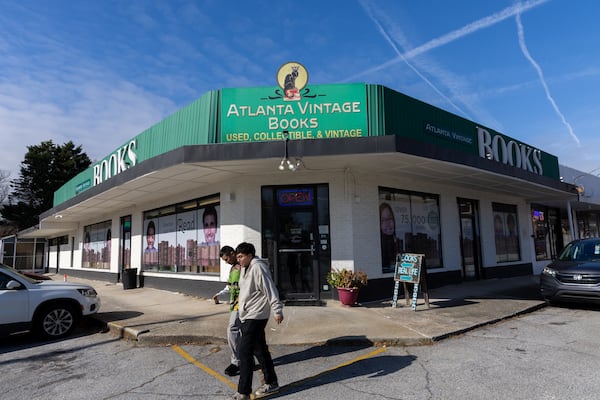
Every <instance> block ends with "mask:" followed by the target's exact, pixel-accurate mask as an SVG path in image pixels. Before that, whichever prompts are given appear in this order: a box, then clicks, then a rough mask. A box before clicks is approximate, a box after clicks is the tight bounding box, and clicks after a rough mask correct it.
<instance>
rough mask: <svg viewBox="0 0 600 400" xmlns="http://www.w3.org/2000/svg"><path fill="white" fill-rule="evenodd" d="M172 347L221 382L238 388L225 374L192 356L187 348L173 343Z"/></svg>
mask: <svg viewBox="0 0 600 400" xmlns="http://www.w3.org/2000/svg"><path fill="white" fill-rule="evenodd" d="M171 349H173V350H174V351H175V352H176V353H177V354H179V355H180V356H181V357H183V358H185V359H186V360H188V361H189V362H191V363H192V364H194V365H195V366H196V367H198V368H200V369H201V370H202V371H204V372H206V373H207V374H209V375H211V376H214V377H215V378H217V379H218V380H220V381H221V382H223V383H224V384H226V385H227V386H229V387H230V388H232V389H233V390H237V384H235V383H233V382H231V381H230V380H229V379H227V378H225V377H224V376H223V375H221V374H219V373H218V372H217V371H215V370H214V369H212V368H209V367H207V366H206V365H204V364H202V363H201V362H200V361H198V360H196V359H195V358H194V357H192V356H190V355H189V354H188V353H186V352H185V350H183V349H182V348H181V347H179V346H177V345H173V346H171Z"/></svg>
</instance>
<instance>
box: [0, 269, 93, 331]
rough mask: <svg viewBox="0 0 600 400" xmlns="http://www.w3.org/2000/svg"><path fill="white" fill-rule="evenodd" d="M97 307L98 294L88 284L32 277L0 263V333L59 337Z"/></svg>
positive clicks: (71, 329) (73, 327)
mask: <svg viewBox="0 0 600 400" xmlns="http://www.w3.org/2000/svg"><path fill="white" fill-rule="evenodd" d="M99 309H100V298H99V297H98V294H97V293H96V291H95V290H94V288H93V287H91V286H89V285H82V284H77V283H70V282H69V283H68V282H57V281H52V280H43V281H40V280H35V279H32V278H29V277H27V276H25V275H23V274H21V273H19V272H18V271H17V270H15V269H14V268H11V267H9V266H6V265H3V264H0V335H6V334H9V333H14V332H21V331H27V330H32V331H33V332H34V333H36V334H38V335H39V336H41V337H44V338H61V337H64V336H67V335H69V334H70V333H71V332H72V331H73V329H75V327H76V325H77V323H78V322H79V320H80V318H81V317H82V316H84V315H91V314H95V313H96V312H98V310H99Z"/></svg>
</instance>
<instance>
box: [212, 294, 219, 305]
mask: <svg viewBox="0 0 600 400" xmlns="http://www.w3.org/2000/svg"><path fill="white" fill-rule="evenodd" d="M213 301H214V302H215V304H219V297H218V296H217V295H214V296H213Z"/></svg>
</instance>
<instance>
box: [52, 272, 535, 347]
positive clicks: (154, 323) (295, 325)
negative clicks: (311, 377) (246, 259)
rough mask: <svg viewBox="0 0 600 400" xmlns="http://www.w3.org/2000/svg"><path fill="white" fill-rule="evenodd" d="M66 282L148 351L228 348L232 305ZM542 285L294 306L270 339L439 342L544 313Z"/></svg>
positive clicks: (501, 283)
mask: <svg viewBox="0 0 600 400" xmlns="http://www.w3.org/2000/svg"><path fill="white" fill-rule="evenodd" d="M53 279H56V280H58V279H63V276H62V275H58V276H53ZM67 279H68V280H69V281H73V282H85V283H88V284H91V285H92V286H93V287H94V288H95V289H96V290H97V291H98V293H99V295H100V297H101V300H102V307H101V309H100V312H99V313H98V314H97V315H96V318H97V319H100V320H101V321H103V322H104V323H106V324H107V325H108V327H109V328H110V330H111V331H112V332H113V333H115V334H117V335H119V336H121V337H125V338H128V339H133V340H137V341H138V342H139V343H140V344H148V345H167V344H186V343H197V344H208V343H226V340H227V339H226V327H227V320H228V314H229V311H228V310H229V306H228V305H227V304H225V303H221V304H218V305H217V304H214V303H213V302H212V300H210V299H205V298H197V297H192V296H187V295H183V294H180V293H173V292H168V291H163V290H158V289H152V288H146V287H144V288H137V289H128V290H123V286H122V285H121V284H120V283H108V282H103V281H93V280H87V279H81V278H75V277H72V278H71V277H68V278H67ZM538 279H539V278H538V277H537V276H533V275H528V276H521V277H513V278H505V279H489V280H481V281H474V282H465V283H461V284H457V285H448V286H444V287H441V288H437V289H430V290H429V305H430V308H427V306H426V305H425V302H424V299H423V298H422V295H421V294H420V295H419V300H418V302H417V308H416V310H413V309H412V308H411V307H410V306H407V305H406V304H405V302H404V298H402V299H399V300H400V301H399V302H398V307H397V308H392V306H391V300H388V301H382V302H374V303H367V304H361V305H359V306H354V307H347V306H342V305H341V304H340V303H339V302H337V301H327V305H326V306H321V307H319V306H287V307H285V308H284V316H285V319H284V321H283V323H282V324H281V325H277V324H275V323H274V321H273V320H272V319H271V320H270V321H269V324H268V325H267V341H268V343H269V344H272V345H322V344H333V343H340V344H342V343H346V344H348V343H371V344H374V345H393V346H412V345H423V344H432V343H433V342H435V341H438V340H441V339H444V338H447V337H449V336H452V335H456V334H460V333H464V332H466V331H469V330H471V329H475V328H478V327H481V326H483V325H486V324H490V323H494V322H498V321H501V320H503V319H506V318H510V317H514V316H516V315H519V314H522V313H527V312H531V311H533V310H536V309H539V308H541V307H544V306H545V302H544V301H543V300H542V298H541V297H540V294H539V289H538Z"/></svg>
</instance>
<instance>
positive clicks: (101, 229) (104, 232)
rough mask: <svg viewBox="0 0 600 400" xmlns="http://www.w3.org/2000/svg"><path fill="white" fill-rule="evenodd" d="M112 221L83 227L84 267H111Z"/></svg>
mask: <svg viewBox="0 0 600 400" xmlns="http://www.w3.org/2000/svg"><path fill="white" fill-rule="evenodd" d="M110 225H111V221H105V222H101V223H98V224H94V225H88V226H86V227H84V229H83V253H82V266H83V268H99V269H110V249H111V247H110V245H111V231H110Z"/></svg>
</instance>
